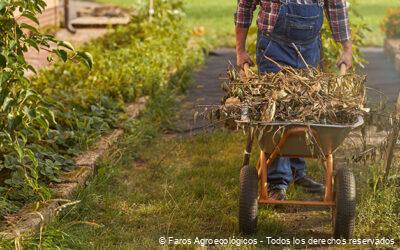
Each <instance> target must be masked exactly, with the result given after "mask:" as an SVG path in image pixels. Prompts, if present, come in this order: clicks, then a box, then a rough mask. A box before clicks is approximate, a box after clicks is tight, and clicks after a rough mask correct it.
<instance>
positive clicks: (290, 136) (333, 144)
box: [236, 69, 364, 239]
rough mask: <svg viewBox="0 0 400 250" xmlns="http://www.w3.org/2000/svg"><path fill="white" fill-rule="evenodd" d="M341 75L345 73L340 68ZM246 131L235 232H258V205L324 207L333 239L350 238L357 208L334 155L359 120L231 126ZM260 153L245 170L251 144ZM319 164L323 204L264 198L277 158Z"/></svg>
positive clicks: (352, 187) (346, 173) (347, 175)
mask: <svg viewBox="0 0 400 250" xmlns="http://www.w3.org/2000/svg"><path fill="white" fill-rule="evenodd" d="M341 71H342V74H344V73H345V71H344V70H343V69H342V70H341ZM236 122H237V123H238V124H239V125H241V126H244V127H245V128H246V133H247V145H246V150H245V153H244V159H243V165H242V168H241V171H240V194H239V229H240V231H241V232H242V233H243V234H245V235H251V234H254V233H255V232H256V230H257V213H258V205H259V204H271V205H297V206H323V207H329V208H332V225H333V236H334V237H335V238H336V239H340V238H351V237H352V233H353V228H354V219H355V209H356V200H355V197H356V183H355V178H354V175H353V173H352V172H351V171H350V170H349V169H348V168H345V167H341V168H338V169H335V174H334V163H333V154H334V152H335V150H336V149H337V148H338V147H339V146H340V144H341V143H342V142H343V141H344V140H345V138H346V137H347V135H348V134H349V132H350V131H351V130H353V129H355V128H357V127H360V126H361V125H362V124H363V123H364V120H363V118H362V117H358V119H357V121H356V122H355V123H354V124H351V125H329V124H313V123H294V122H249V121H244V122H243V121H236ZM255 137H257V139H258V145H259V147H260V149H261V152H260V157H259V160H258V163H257V166H256V168H254V167H251V166H250V165H249V162H250V154H251V151H252V145H253V141H254V139H255ZM281 156H282V157H304V158H314V159H321V161H322V163H323V166H325V193H324V196H323V199H322V200H319V201H305V200H274V199H271V198H269V197H268V181H267V179H268V174H267V173H268V171H267V169H268V167H270V166H271V164H272V162H273V161H274V160H275V159H276V158H277V157H281Z"/></svg>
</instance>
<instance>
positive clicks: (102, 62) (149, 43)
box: [0, 0, 202, 212]
mask: <svg viewBox="0 0 400 250" xmlns="http://www.w3.org/2000/svg"><path fill="white" fill-rule="evenodd" d="M155 4H157V6H158V8H157V12H156V13H155V16H154V18H153V19H152V21H151V22H150V21H149V20H148V17H147V16H146V15H147V14H146V12H147V11H145V9H143V10H140V11H139V12H138V13H139V14H138V16H135V17H134V18H133V19H132V22H131V23H130V24H129V25H128V26H126V27H120V28H118V29H117V30H116V31H115V32H113V33H110V34H108V35H106V36H105V37H103V38H100V39H98V40H96V41H93V42H91V43H89V44H88V45H85V46H84V47H83V48H82V49H83V50H84V51H88V52H90V53H91V54H92V55H93V59H94V60H93V61H94V64H93V68H92V70H88V69H87V68H84V67H81V66H80V65H78V64H74V63H63V62H61V61H58V62H56V63H55V64H54V67H53V68H52V69H47V70H43V71H41V72H40V74H39V75H38V76H37V77H36V78H35V79H33V83H32V91H34V93H38V94H39V95H40V96H42V98H43V102H42V103H43V104H42V105H43V110H50V111H51V113H50V112H48V113H49V114H52V113H53V114H54V116H51V117H53V118H54V122H46V121H44V122H42V123H43V124H45V125H46V127H45V130H46V132H47V133H42V134H41V135H42V136H41V137H40V139H36V140H31V139H30V136H29V137H28V139H27V142H26V144H25V145H24V149H29V150H30V151H31V152H32V154H34V155H35V158H36V159H37V169H38V171H37V172H36V173H35V178H36V180H37V183H38V187H40V188H41V189H42V191H41V193H42V194H43V193H45V194H46V197H48V196H49V194H48V192H47V191H46V188H45V186H46V184H47V183H48V182H50V181H53V182H57V181H59V180H58V175H59V172H60V170H62V169H64V170H70V169H71V168H73V165H74V162H73V161H72V160H71V159H72V157H73V156H75V155H77V154H78V153H79V152H80V151H81V150H82V149H85V148H87V147H88V146H89V145H90V144H91V143H92V142H93V141H94V140H95V139H97V138H98V137H99V136H100V135H101V134H103V133H105V132H107V131H109V130H110V128H115V127H118V126H120V124H121V121H123V120H124V119H126V117H125V115H124V104H125V103H126V102H131V101H134V100H135V98H136V97H138V96H142V95H153V94H154V93H156V92H157V91H162V90H163V89H165V88H167V87H168V85H169V82H170V81H171V80H172V81H174V82H175V83H176V84H178V87H184V86H183V85H182V83H183V82H184V81H182V78H184V77H186V76H188V72H189V71H190V69H191V68H192V67H193V66H194V65H195V64H197V63H198V62H199V60H201V58H202V50H201V48H200V46H198V45H197V44H198V43H197V42H196V41H193V39H192V38H191V33H190V31H188V30H186V29H184V26H183V24H182V22H181V16H182V12H181V9H180V7H181V1H168V2H167V1H162V0H159V1H156V3H155ZM176 80H177V81H176ZM46 114H47V113H46ZM42 123H41V124H42ZM41 124H39V125H41ZM5 158H6V159H7V160H8V162H9V163H8V162H7V163H8V165H7V166H9V165H12V166H15V165H13V164H16V160H17V157H16V156H15V154H10V153H6V154H5ZM4 165H5V164H4ZM2 168H4V167H3V166H2ZM17 168H18V167H14V168H12V169H11V171H10V172H8V173H4V176H5V178H4V181H3V183H2V186H3V189H2V190H3V194H4V195H5V197H7V198H8V199H13V200H15V199H19V200H26V199H27V198H28V197H32V196H33V194H32V192H31V190H32V188H31V187H30V186H27V183H26V181H27V178H26V175H16V174H15V173H16V169H17ZM33 197H34V196H33ZM44 198H45V197H44ZM3 207H4V206H3ZM0 210H1V207H0ZM0 212H1V211H0ZM3 212H4V211H3Z"/></svg>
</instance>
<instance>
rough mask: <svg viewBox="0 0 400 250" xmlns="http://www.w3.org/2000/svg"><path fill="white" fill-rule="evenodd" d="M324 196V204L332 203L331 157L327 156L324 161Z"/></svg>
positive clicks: (330, 155)
mask: <svg viewBox="0 0 400 250" xmlns="http://www.w3.org/2000/svg"><path fill="white" fill-rule="evenodd" d="M325 166H326V171H325V196H324V202H332V201H333V184H332V180H333V178H332V176H333V155H332V154H329V155H327V156H326V160H325Z"/></svg>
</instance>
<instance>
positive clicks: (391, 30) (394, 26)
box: [381, 8, 400, 38]
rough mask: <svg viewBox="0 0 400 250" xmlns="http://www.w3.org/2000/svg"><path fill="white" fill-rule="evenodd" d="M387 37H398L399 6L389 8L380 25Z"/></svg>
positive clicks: (399, 27) (399, 36)
mask: <svg viewBox="0 0 400 250" xmlns="http://www.w3.org/2000/svg"><path fill="white" fill-rule="evenodd" d="M381 28H382V30H383V31H384V32H385V34H386V36H387V37H388V38H400V8H390V9H388V10H387V12H386V16H385V17H384V19H383V23H382V25H381Z"/></svg>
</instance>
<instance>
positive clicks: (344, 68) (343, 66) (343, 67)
mask: <svg viewBox="0 0 400 250" xmlns="http://www.w3.org/2000/svg"><path fill="white" fill-rule="evenodd" d="M346 74H347V65H346V64H345V63H342V64H340V75H341V76H344V75H346Z"/></svg>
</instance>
